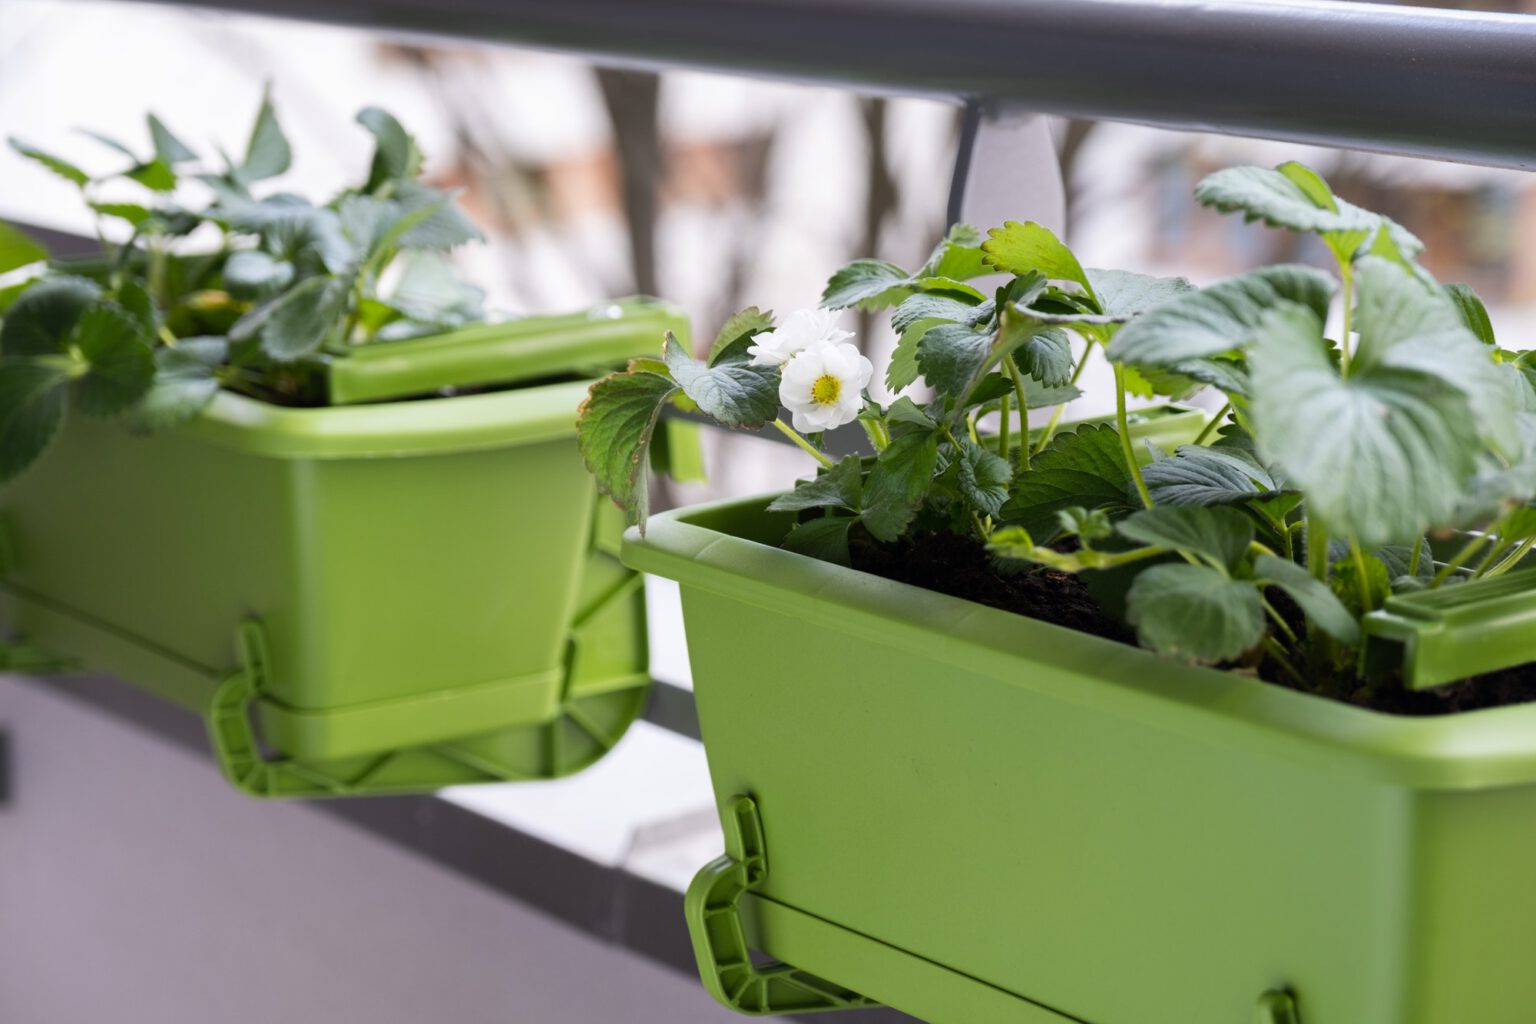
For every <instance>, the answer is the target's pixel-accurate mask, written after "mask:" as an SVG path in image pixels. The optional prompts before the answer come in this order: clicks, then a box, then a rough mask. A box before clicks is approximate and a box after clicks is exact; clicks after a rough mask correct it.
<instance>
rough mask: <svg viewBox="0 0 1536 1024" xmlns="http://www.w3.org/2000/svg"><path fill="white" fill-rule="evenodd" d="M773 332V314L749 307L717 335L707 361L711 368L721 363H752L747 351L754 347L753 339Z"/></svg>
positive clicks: (727, 322)
mask: <svg viewBox="0 0 1536 1024" xmlns="http://www.w3.org/2000/svg"><path fill="white" fill-rule="evenodd" d="M771 330H773V314H772V313H771V312H766V311H764V310H761V309H758V308H757V307H756V306H748V307H747V308H746V309H744V310H742V311H741V312H739V313H737V314H736V315H735V316H733V317H731V318H730V319H729V320H727V321H726V322H725V326H723V327H721V328H720V333H719V334H717V335H715V341H714V344H712V345H710V346H709V357H708V358H707V359H706V360H705V362H707V363H708V364H709V365H710V366H718V365H719V364H721V363H745V362H750V361H751V358H752V357H751V355H750V353H748V352H747V349H749V348H751V347H752V339H753V338H755V337H757V336H758V335H759V334H761V333H763V332H764V331H771Z"/></svg>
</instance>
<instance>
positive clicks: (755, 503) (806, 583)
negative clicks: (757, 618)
mask: <svg viewBox="0 0 1536 1024" xmlns="http://www.w3.org/2000/svg"><path fill="white" fill-rule="evenodd" d="M771 497H773V496H771V495H770V496H758V497H755V498H747V499H730V500H726V501H718V502H712V503H709V504H704V505H695V506H691V507H688V508H683V509H677V510H674V511H670V512H664V513H658V514H657V515H654V516H652V517H651V518H650V521H649V523H648V525H647V531H646V534H645V536H644V537H643V538H642V537H641V536H640V533H639V531H638V530H637V529H634V528H631V529H630V530H629V531H628V532H627V533H626V534H625V537H624V548H623V559H624V562H625V564H627V565H629V566H631V567H632V568H635V569H639V570H642V571H644V572H649V573H654V574H655V575H658V576H664V577H667V578H669V579H673V580H676V581H678V582H679V583H681V584H684V585H685V586H689V587H696V588H698V589H700V590H704V591H707V592H709V593H712V594H716V595H719V596H722V597H727V598H730V599H732V600H739V601H742V602H745V603H747V604H750V605H754V606H756V607H759V608H762V609H764V610H765V611H772V612H773V613H775V614H784V615H790V616H794V617H797V618H801V619H804V620H807V621H810V622H815V623H818V624H822V625H826V624H828V623H833V624H835V625H836V626H837V627H838V628H840V629H842V630H843V631H844V632H845V633H846V634H848V635H849V636H850V637H853V636H857V637H860V638H862V639H866V640H875V641H877V642H879V643H881V644H882V645H885V646H887V647H896V648H899V649H903V650H909V651H912V652H913V653H915V654H923V655H926V656H929V657H937V658H940V659H945V658H951V657H952V658H954V659H956V660H958V659H960V658H962V657H963V659H964V662H965V665H966V667H967V669H968V670H970V671H973V672H977V673H984V674H986V675H988V676H991V677H993V678H995V679H997V680H999V681H1001V682H1004V683H1007V684H1009V685H1013V686H1018V687H1021V688H1026V689H1029V690H1032V691H1035V692H1038V693H1041V694H1044V695H1047V696H1050V697H1052V698H1054V699H1058V700H1061V701H1064V702H1067V703H1071V704H1076V705H1081V706H1085V707H1090V708H1093V709H1095V710H1096V711H1099V712H1102V713H1107V714H1113V715H1117V716H1120V717H1125V718H1132V719H1135V720H1138V721H1141V722H1144V723H1145V724H1146V725H1148V726H1150V727H1154V728H1160V729H1165V730H1169V731H1173V732H1177V733H1180V734H1182V735H1185V736H1187V737H1188V738H1189V739H1191V740H1193V741H1197V742H1206V743H1211V744H1217V745H1226V746H1242V747H1244V748H1247V749H1263V750H1266V751H1268V752H1269V753H1271V754H1273V755H1274V756H1276V757H1280V758H1284V759H1288V760H1293V761H1299V762H1305V763H1308V764H1311V765H1313V766H1314V767H1316V768H1318V769H1321V770H1325V771H1329V772H1346V773H1349V774H1351V775H1355V776H1364V777H1366V778H1368V779H1371V780H1374V781H1376V782H1379V783H1383V784H1387V785H1392V786H1399V787H1405V788H1410V789H1418V790H1450V789H1484V788H1494V787H1504V786H1517V785H1527V784H1531V783H1536V703H1530V704H1520V705H1510V706H1506V707H1498V708H1486V709H1483V710H1479V711H1470V712H1464V713H1460V714H1450V715H1441V716H1436V717H1407V716H1399V715H1390V714H1386V713H1384V712H1379V711H1372V710H1368V709H1365V708H1359V707H1355V706H1352V705H1348V704H1342V703H1339V702H1337V701H1332V700H1328V699H1326V698H1323V697H1317V696H1313V695H1310V694H1304V693H1300V692H1297V691H1294V690H1288V689H1285V688H1283V687H1279V686H1274V685H1272V684H1270V683H1265V682H1262V681H1260V680H1257V679H1252V678H1246V677H1243V676H1239V675H1235V674H1233V673H1229V672H1222V671H1218V670H1216V669H1211V668H1201V667H1195V666H1190V665H1184V664H1181V663H1179V662H1175V661H1173V660H1171V659H1168V658H1164V657H1161V656H1159V655H1156V654H1154V653H1152V652H1151V651H1147V650H1144V649H1142V648H1139V647H1132V646H1130V645H1127V644H1121V643H1117V642H1115V641H1113V640H1108V639H1105V638H1102V637H1096V636H1091V635H1089V634H1085V633H1080V632H1077V631H1076V630H1072V629H1067V628H1065V627H1062V626H1056V625H1052V624H1050V623H1046V622H1040V621H1038V620H1035V619H1029V618H1026V617H1024V616H1021V615H1017V614H1015V613H1013V612H1007V611H1003V610H1001V609H997V608H991V607H988V606H985V605H981V604H977V603H975V602H972V601H967V600H964V599H961V598H956V597H950V596H948V595H945V594H940V593H937V592H935V591H931V590H926V589H923V588H921V587H916V586H913V585H911V584H907V583H900V582H897V581H895V580H888V579H885V578H884V577H880V576H874V575H871V574H869V573H864V572H860V571H858V570H854V569H849V568H845V567H843V566H840V565H835V564H833V563H830V562H823V561H819V560H817V559H814V558H810V557H808V556H805V555H799V554H795V553H794V552H790V551H785V550H783V549H782V548H779V547H775V546H773V545H770V544H764V543H759V542H757V541H754V540H750V539H747V538H744V537H739V536H736V535H734V534H731V533H726V532H722V530H720V529H718V528H715V527H714V526H712V525H708V524H709V523H710V522H711V521H713V520H717V519H719V518H720V517H721V516H722V515H735V516H738V517H739V516H741V515H743V514H747V515H750V514H752V513H756V514H757V515H758V516H759V517H764V518H766V517H768V516H770V515H772V514H770V513H767V512H766V511H765V510H764V506H765V505H766V503H767V501H768V500H770V499H771ZM781 515H782V521H783V522H785V523H786V524H787V523H788V522H789V518H790V517H789V516H788V515H783V514H781ZM1030 662H1034V663H1037V664H1045V665H1048V666H1050V667H1051V668H1052V669H1054V670H1055V671H1053V672H1045V673H1029V672H1027V671H1021V668H1023V667H1025V666H1027V665H1028V664H1029V663H1030ZM1063 679H1066V680H1068V682H1066V683H1064V682H1063V681H1062V680H1063ZM940 684H941V683H940V681H938V680H936V681H935V685H940Z"/></svg>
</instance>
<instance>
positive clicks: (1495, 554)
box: [1472, 541, 1510, 579]
mask: <svg viewBox="0 0 1536 1024" xmlns="http://www.w3.org/2000/svg"><path fill="white" fill-rule="evenodd" d="M1509 548H1510V545H1509V544H1506V543H1505V542H1504V541H1499V542H1498V543H1497V544H1495V545H1494V546H1493V547H1491V548H1489V549H1488V553H1487V554H1486V555H1484V556H1483V560H1482V561H1481V562H1478V563H1477V568H1475V569H1473V570H1472V578H1473V579H1481V578H1482V576H1483V574H1484V573H1486V572H1487V571H1488V568H1489V567H1490V566H1491V565H1493V563H1494V562H1495V561H1496V560H1497V559H1498V558H1499V556H1500V555H1502V554H1504V552H1506V551H1508V550H1509Z"/></svg>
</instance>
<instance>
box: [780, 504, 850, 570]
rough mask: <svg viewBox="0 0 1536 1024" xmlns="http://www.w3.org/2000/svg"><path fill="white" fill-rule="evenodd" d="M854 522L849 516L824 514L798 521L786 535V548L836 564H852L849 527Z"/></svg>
mask: <svg viewBox="0 0 1536 1024" xmlns="http://www.w3.org/2000/svg"><path fill="white" fill-rule="evenodd" d="M854 522H855V520H854V519H852V518H851V517H849V516H822V517H821V518H820V519H812V520H811V521H810V522H807V523H798V524H796V526H795V527H794V529H792V530H790V531H789V534H788V535H787V536H785V538H784V544H783V547H784V550H786V551H793V552H795V553H796V554H798V555H805V556H807V557H809V558H816V559H820V560H821V561H823V562H832V563H834V564H836V565H844V566H846V565H850V564H852V559H851V558H850V557H849V554H848V529H849V527H851V526H852V525H853V524H854Z"/></svg>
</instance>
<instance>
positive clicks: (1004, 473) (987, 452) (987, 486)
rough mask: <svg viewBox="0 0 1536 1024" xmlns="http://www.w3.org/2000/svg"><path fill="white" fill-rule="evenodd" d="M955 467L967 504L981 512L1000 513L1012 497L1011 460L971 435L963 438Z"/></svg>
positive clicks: (985, 514)
mask: <svg viewBox="0 0 1536 1024" xmlns="http://www.w3.org/2000/svg"><path fill="white" fill-rule="evenodd" d="M955 468H956V469H957V470H958V475H957V477H956V483H957V485H958V487H959V490H960V496H961V497H963V498H964V499H965V501H966V504H968V505H970V506H971V508H973V509H975V511H976V512H977V514H979V515H982V516H995V515H997V513H998V510H999V509H1001V508H1002V507H1003V503H1004V502H1005V501H1007V500H1008V484H1009V483H1010V482H1011V481H1012V480H1013V467H1012V466H1010V465H1009V464H1008V460H1007V459H1005V458H1003V457H1002V456H1001V455H998V454H997V453H996V452H994V451H992V450H991V449H989V448H983V447H982V446H981V445H979V444H977V443H976V442H974V441H972V440H971V439H970V438H961V439H960V451H959V454H958V455H957V457H956V459H955Z"/></svg>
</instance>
